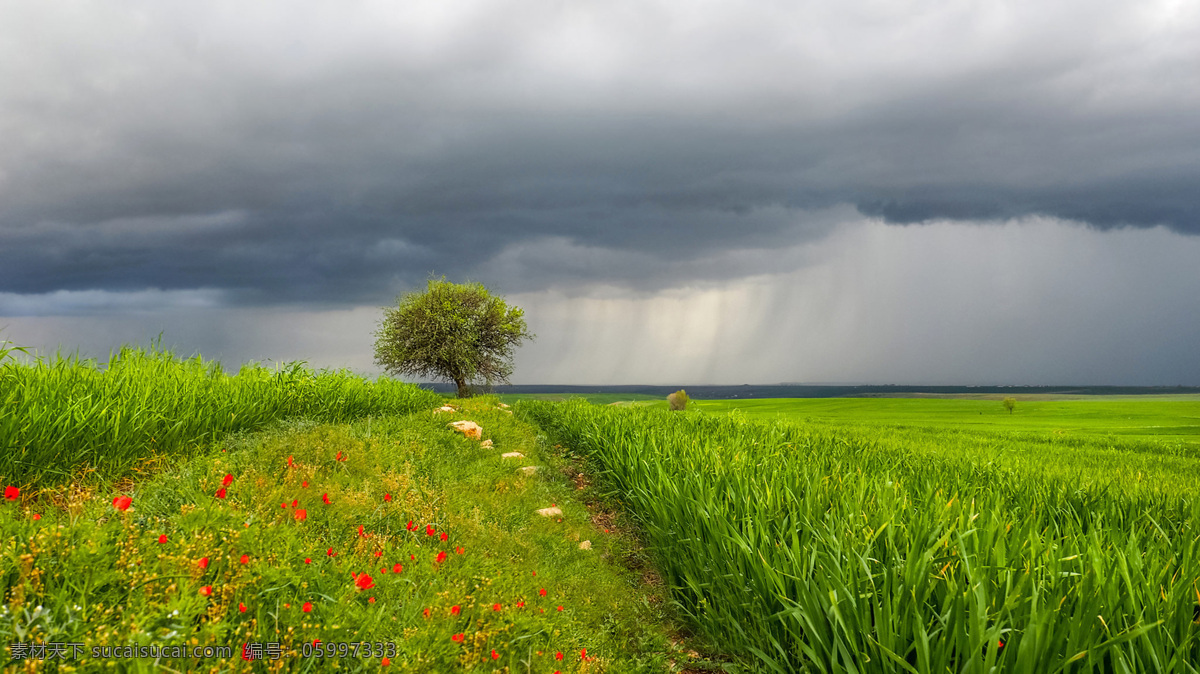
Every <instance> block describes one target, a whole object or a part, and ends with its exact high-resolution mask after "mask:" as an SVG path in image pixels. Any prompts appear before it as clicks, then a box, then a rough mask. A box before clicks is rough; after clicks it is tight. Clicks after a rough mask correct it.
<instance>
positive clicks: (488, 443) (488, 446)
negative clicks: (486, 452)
mask: <svg viewBox="0 0 1200 674" xmlns="http://www.w3.org/2000/svg"><path fill="white" fill-rule="evenodd" d="M479 446H480V447H482V448H484V449H491V448H492V439H491V438H488V439H487V440H484V441H483V442H481V443H479Z"/></svg>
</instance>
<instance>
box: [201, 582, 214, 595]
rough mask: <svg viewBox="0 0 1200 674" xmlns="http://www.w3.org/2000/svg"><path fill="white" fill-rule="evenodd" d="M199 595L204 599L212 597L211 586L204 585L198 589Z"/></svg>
mask: <svg viewBox="0 0 1200 674" xmlns="http://www.w3.org/2000/svg"><path fill="white" fill-rule="evenodd" d="M200 594H201V595H203V596H205V597H209V596H212V585H205V586H204V587H202V588H200Z"/></svg>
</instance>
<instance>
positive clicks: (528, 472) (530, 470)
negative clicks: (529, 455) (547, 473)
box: [517, 466, 538, 475]
mask: <svg viewBox="0 0 1200 674" xmlns="http://www.w3.org/2000/svg"><path fill="white" fill-rule="evenodd" d="M517 470H519V471H521V472H522V473H525V474H526V475H533V474H534V473H536V472H537V471H538V467H537V466H521V467H520V468H518V469H517Z"/></svg>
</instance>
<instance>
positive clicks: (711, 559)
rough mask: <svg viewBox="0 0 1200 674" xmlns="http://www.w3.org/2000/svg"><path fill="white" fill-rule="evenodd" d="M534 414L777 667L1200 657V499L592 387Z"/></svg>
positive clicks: (718, 612) (708, 609) (761, 658)
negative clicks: (601, 397) (588, 396)
mask: <svg viewBox="0 0 1200 674" xmlns="http://www.w3.org/2000/svg"><path fill="white" fill-rule="evenodd" d="M519 410H520V411H521V413H522V414H523V415H527V417H528V418H531V419H532V420H533V421H535V422H536V423H537V424H539V425H540V426H541V427H542V428H543V429H544V430H545V431H546V433H547V434H548V435H550V436H551V437H552V438H553V439H554V440H555V441H556V442H560V443H562V444H564V445H567V446H569V447H570V448H571V451H574V452H577V453H579V454H581V455H583V456H584V457H586V458H587V459H588V460H589V461H591V462H592V463H593V464H594V466H595V469H596V471H597V472H598V473H599V476H600V478H601V479H602V481H603V482H604V483H606V484H607V485H608V486H609V487H611V488H612V489H613V490H614V492H615V493H616V494H617V495H618V497H619V498H620V499H621V500H622V501H624V502H625V504H626V506H627V507H628V509H629V510H630V511H631V512H632V513H633V514H634V515H635V516H636V517H638V518H639V519H640V520H641V522H642V524H643V525H644V528H645V531H646V534H647V536H648V539H649V542H650V544H651V546H652V547H653V548H654V549H655V551H656V552H657V556H658V559H659V560H660V562H661V565H662V570H663V572H664V574H665V575H666V577H667V581H668V582H669V583H670V586H671V588H672V591H673V593H674V596H675V598H676V599H677V601H678V603H679V605H680V606H681V607H682V609H683V611H684V612H685V614H686V615H687V616H688V617H689V619H690V620H691V622H692V623H693V625H694V626H695V627H696V628H697V629H698V630H699V631H700V632H701V633H703V634H704V635H706V636H707V637H708V638H709V639H711V640H712V641H713V642H714V643H716V644H719V645H720V646H722V647H723V648H725V649H728V650H729V651H730V652H732V653H735V654H738V655H741V656H743V657H744V658H746V659H748V660H752V661H756V662H757V663H758V664H759V665H760V666H762V667H764V668H767V669H771V670H775V671H781V672H782V671H805V670H808V671H814V672H831V673H832V672H865V671H870V672H897V673H899V672H921V673H925V672H938V673H943V672H951V671H953V672H968V673H970V672H977V673H980V674H982V673H983V672H1116V671H1130V672H1132V671H1158V672H1197V671H1198V669H1197V667H1200V665H1198V664H1197V663H1200V502H1198V501H1197V499H1196V498H1195V496H1194V495H1191V494H1182V493H1167V492H1154V491H1151V490H1144V489H1143V490H1137V491H1130V492H1129V493H1125V492H1123V491H1122V490H1121V489H1120V488H1119V486H1118V485H1119V483H1109V484H1106V485H1103V486H1096V485H1079V484H1072V483H1070V482H1069V481H1065V480H1063V479H1061V478H1058V477H1054V476H1053V475H1047V474H1043V473H1038V472H1036V471H1030V472H1021V471H1015V470H1011V469H1008V468H1006V467H1004V466H1003V465H997V464H996V463H995V462H994V461H989V462H986V463H985V462H983V461H972V460H970V457H966V456H939V455H938V454H937V453H936V452H930V451H928V448H925V447H911V448H908V449H906V448H904V447H902V446H897V445H896V444H895V443H886V444H881V443H872V442H871V441H870V439H869V436H868V435H865V434H840V433H835V432H829V431H827V430H821V429H820V428H814V427H806V426H804V425H799V424H789V423H783V422H777V423H761V422H750V421H745V420H741V419H736V418H730V417H718V416H715V415H703V414H699V415H698V414H692V413H683V414H681V413H671V412H666V411H661V410H648V409H637V408H633V409H630V408H612V407H596V406H592V405H587V404H586V403H583V402H581V401H572V402H568V403H543V402H525V403H522V404H521V405H520V406H519ZM1052 460H1059V458H1058V457H1056V458H1054V459H1052ZM1111 469H1112V470H1114V471H1120V470H1121V467H1120V465H1113V466H1111Z"/></svg>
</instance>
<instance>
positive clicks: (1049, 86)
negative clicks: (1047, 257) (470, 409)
mask: <svg viewBox="0 0 1200 674" xmlns="http://www.w3.org/2000/svg"><path fill="white" fill-rule="evenodd" d="M0 7H2V9H0V12H2V13H3V17H2V18H3V19H4V20H3V21H0V26H2V27H0V36H3V38H4V39H3V40H0V292H4V293H10V294H18V295H39V294H42V293H52V292H54V291H88V290H95V289H101V290H108V291H122V292H138V291H144V290H147V289H150V290H158V291H185V290H202V291H203V292H204V293H208V294H206V295H204V297H206V298H210V299H211V298H213V297H219V298H220V301H222V302H226V303H232V304H246V305H260V304H293V303H294V304H306V305H312V304H329V305H350V304H356V303H379V302H384V301H387V300H388V299H389V298H390V296H391V295H392V294H394V293H395V292H397V291H398V290H402V289H406V288H409V287H411V286H412V285H414V284H417V283H420V282H421V281H422V280H423V279H424V278H425V277H426V276H428V274H429V273H431V272H436V273H439V274H447V275H448V276H451V277H455V278H462V277H467V276H470V277H474V278H478V279H480V280H484V281H487V282H490V283H496V284H499V285H502V286H504V287H505V288H506V289H507V290H510V291H536V290H539V289H544V288H548V287H552V286H553V287H562V286H568V287H569V286H572V285H583V284H589V283H597V282H602V283H613V284H619V285H624V286H627V287H634V288H651V289H652V288H659V287H664V286H667V285H672V284H676V285H677V284H678V283H680V282H681V281H686V280H687V279H681V278H679V277H678V276H677V275H667V274H664V273H663V269H667V268H669V269H672V270H675V271H676V272H678V271H679V270H683V269H686V270H687V273H689V274H691V275H693V277H694V278H695V279H697V280H701V279H714V278H726V277H729V276H731V275H734V274H736V273H750V272H751V271H752V269H749V268H747V267H737V266H736V265H735V266H733V267H724V266H722V265H721V264H717V263H714V264H711V265H707V264H701V262H703V261H704V260H709V259H713V260H716V259H717V258H719V257H720V256H722V255H725V254H726V253H727V252H728V251H746V250H756V249H764V250H767V249H776V248H780V247H785V246H794V245H797V244H800V243H803V242H805V241H814V240H817V239H819V238H821V237H823V236H825V235H826V233H827V232H828V231H829V230H830V228H831V227H832V226H833V225H834V224H836V222H835V220H837V219H838V218H834V217H831V216H830V215H829V214H830V213H844V211H845V209H846V208H847V207H850V208H855V209H858V211H860V212H861V213H863V214H866V215H870V216H879V217H882V218H884V219H886V220H887V221H889V222H893V223H914V222H923V221H927V220H932V219H944V218H952V219H963V220H976V219H984V220H996V219H1007V218H1019V217H1023V216H1027V215H1031V214H1040V215H1048V216H1054V217H1059V218H1065V219H1072V220H1078V221H1082V222H1085V223H1087V224H1089V225H1091V226H1093V227H1098V228H1113V227H1121V226H1134V227H1150V226H1155V225H1165V226H1166V227H1168V228H1171V229H1173V230H1175V231H1177V232H1182V233H1188V234H1197V233H1200V189H1197V188H1196V186H1197V185H1200V114H1198V113H1200V104H1198V98H1200V93H1198V92H1200V59H1198V58H1197V56H1198V54H1200V48H1198V47H1197V45H1198V44H1200V40H1198V39H1196V38H1197V35H1198V27H1200V20H1198V17H1200V11H1198V10H1197V9H1196V8H1195V7H1194V6H1190V5H1177V4H1172V3H1165V2H1164V3H1093V2H1086V3H1085V2H1079V3H1054V4H1053V5H1052V6H1048V5H1047V4H1046V3H1035V2H1030V3H991V4H979V5H956V6H948V5H946V4H945V3H934V2H909V3H854V4H850V3H844V4H843V3H839V4H838V5H831V6H823V5H822V4H820V3H817V4H813V5H804V4H797V5H794V6H791V5H786V4H777V3H771V2H760V3H756V4H754V5H752V6H742V5H739V6H737V7H734V6H733V5H732V4H730V5H728V6H722V5H719V4H696V3H666V2H664V3H620V2H617V3H587V2H580V3H567V4H562V3H549V2H544V3H543V2H521V3H513V2H508V3H504V2H499V3H468V4H461V5H459V4H455V5H454V6H446V5H444V4H436V3H420V2H414V3H406V4H404V5H391V4H387V3H384V4H373V3H358V4H353V5H338V6H337V7H336V8H335V9H334V8H323V7H321V6H319V5H306V4H297V3H279V4H270V3H256V4H255V5H254V6H253V7H251V8H247V7H245V6H243V5H239V4H233V3H214V4H205V5H203V6H192V5H184V4H180V5H175V6H171V5H169V4H166V3H151V2H146V3H140V2H134V1H132V0H131V1H128V2H118V3H106V4H103V5H70V6H57V5H52V4H48V3H32V2H30V3H7V4H4V5H2V6H0ZM839 217H840V216H839ZM689 261H690V262H692V263H693V264H687V265H682V264H681V263H683V262H689ZM7 306H10V307H11V306H15V305H13V304H11V303H10V304H9V305H7Z"/></svg>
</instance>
